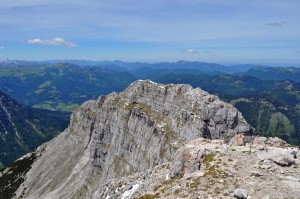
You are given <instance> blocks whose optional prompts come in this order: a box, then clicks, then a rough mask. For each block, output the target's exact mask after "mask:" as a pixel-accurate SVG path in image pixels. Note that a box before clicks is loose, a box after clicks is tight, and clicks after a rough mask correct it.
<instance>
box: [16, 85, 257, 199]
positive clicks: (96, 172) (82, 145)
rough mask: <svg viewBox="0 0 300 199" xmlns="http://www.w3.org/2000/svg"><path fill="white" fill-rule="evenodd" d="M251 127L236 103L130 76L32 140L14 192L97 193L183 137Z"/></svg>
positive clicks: (163, 158) (158, 159)
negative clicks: (29, 159)
mask: <svg viewBox="0 0 300 199" xmlns="http://www.w3.org/2000/svg"><path fill="white" fill-rule="evenodd" d="M253 132H254V129H253V128H252V127H251V126H250V125H248V124H247V122H246V121H245V119H244V118H243V116H242V115H241V114H240V112H238V110H237V109H235V108H234V107H233V106H231V105H230V104H227V103H224V102H222V101H220V100H219V99H218V97H216V96H213V95H210V94H208V93H207V92H205V91H202V90H200V89H193V88H192V87H191V86H189V85H182V84H178V85H172V84H170V85H162V84H157V83H154V82H151V81H136V82H134V83H132V84H131V85H130V86H129V87H128V88H127V89H126V90H125V91H123V92H121V93H119V94H117V93H111V94H109V95H107V96H100V97H99V99H98V100H96V101H87V102H86V103H84V104H83V105H82V106H81V107H80V108H79V110H78V111H76V112H75V113H73V115H72V118H71V123H70V125H69V127H68V128H67V129H66V130H65V131H64V132H63V133H62V134H60V135H59V136H58V137H56V138H55V139H53V140H52V141H50V142H48V143H46V144H44V145H42V146H41V147H39V148H38V150H37V151H36V153H35V157H36V159H35V161H34V163H33V164H32V165H31V169H30V170H29V172H28V173H27V174H26V175H25V176H24V180H25V182H24V183H23V184H22V186H21V187H20V188H19V189H18V191H17V195H16V197H17V198H22V197H23V198H93V197H94V198H98V197H99V194H100V191H101V190H100V188H101V185H102V184H103V183H104V182H106V181H107V180H109V179H112V178H116V177H121V176H127V175H130V174H133V173H136V172H142V171H145V169H149V168H152V167H154V166H156V165H158V164H162V163H163V162H167V161H170V160H171V158H172V157H173V156H174V154H175V152H176V151H177V150H178V149H179V147H181V146H183V144H184V143H186V142H187V141H190V140H194V139H196V138H199V137H205V138H209V139H222V140H224V141H225V142H229V140H230V139H231V138H232V137H233V136H235V135H236V134H237V133H243V134H244V135H245V136H246V138H249V139H250V138H251V136H252V135H253Z"/></svg>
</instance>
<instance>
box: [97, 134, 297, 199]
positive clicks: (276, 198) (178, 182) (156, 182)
mask: <svg viewBox="0 0 300 199" xmlns="http://www.w3.org/2000/svg"><path fill="white" fill-rule="evenodd" d="M239 138H241V136H237V138H233V139H239ZM277 141H280V139H278V138H264V137H257V138H256V140H253V141H251V142H248V143H245V144H243V145H239V144H238V145H230V144H226V143H224V141H223V140H207V139H203V138H198V139H196V140H192V141H190V142H189V143H187V144H185V145H184V146H183V147H181V148H180V149H179V150H178V151H177V152H176V155H175V156H174V158H173V160H172V161H171V162H166V163H163V164H162V165H158V166H156V167H154V168H152V169H151V170H146V171H144V172H142V173H137V174H134V175H131V176H125V177H121V178H115V179H112V180H108V181H107V182H106V183H104V184H103V185H101V188H100V189H99V190H100V191H99V198H126V199H133V198H168V199H173V198H189V199H198V198H201V199H202V198H209V199H233V198H239V199H250V198H263V199H267V198H272V199H282V198H289V199H299V195H300V189H299V187H300V150H299V148H298V147H291V146H287V145H286V146H284V145H281V146H280V147H279V146H274V144H275V143H276V142H277ZM281 142H282V143H284V141H283V140H281ZM280 154H294V156H293V162H294V163H293V164H292V165H284V164H277V163H276V162H274V161H273V157H274V156H275V157H276V156H277V155H280ZM266 161H269V165H270V166H269V167H268V168H266V167H262V165H264V162H266Z"/></svg>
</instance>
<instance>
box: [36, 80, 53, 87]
mask: <svg viewBox="0 0 300 199" xmlns="http://www.w3.org/2000/svg"><path fill="white" fill-rule="evenodd" d="M49 86H51V81H50V80H47V81H45V82H44V83H42V84H40V85H39V86H38V88H40V89H41V88H46V87H49Z"/></svg>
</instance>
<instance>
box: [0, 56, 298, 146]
mask: <svg viewBox="0 0 300 199" xmlns="http://www.w3.org/2000/svg"><path fill="white" fill-rule="evenodd" d="M60 61H61V60H60ZM68 61H69V62H72V60H68ZM79 62H80V63H81V64H83V65H85V64H91V65H92V64H94V65H96V63H97V64H99V65H97V66H78V65H75V64H70V63H58V64H57V63H56V64H45V65H32V66H4V67H0V90H2V91H3V92H5V93H6V94H9V95H10V96H12V97H14V98H15V99H17V100H18V101H20V102H22V103H24V104H26V105H28V106H32V107H35V108H43V109H49V110H60V111H67V112H70V111H73V110H75V109H76V108H77V107H78V106H79V105H80V104H81V103H83V102H84V101H86V100H88V99H96V98H97V97H98V96H99V95H105V94H108V93H110V92H113V91H116V92H119V91H122V90H123V89H124V88H126V87H127V86H128V85H129V84H130V83H132V82H133V81H135V80H138V79H151V80H153V81H157V82H161V83H184V84H190V85H192V86H193V87H200V88H202V89H204V90H206V91H208V92H211V93H215V94H217V95H218V96H220V97H221V98H222V99H223V100H226V101H227V102H231V103H232V104H234V105H235V106H236V107H238V108H239V110H240V111H241V112H242V113H243V115H245V118H246V119H247V121H249V123H250V124H251V125H253V126H254V127H255V128H256V129H257V130H258V131H260V132H264V133H265V135H277V136H279V137H281V138H284V139H285V140H288V141H289V142H290V143H294V144H297V143H298V144H299V143H300V130H299V129H300V122H299V121H300V118H299V117H300V82H297V80H298V79H297V78H298V77H300V73H299V69H298V68H294V67H287V68H284V67H268V66H255V65H236V66H230V67H225V66H222V65H218V64H209V63H203V62H187V61H179V62H176V63H167V62H165V63H156V64H149V63H126V62H122V61H114V62H109V61H106V62H101V63H100V62H88V61H78V62H77V63H79ZM249 107H250V108H249ZM260 110H262V112H261V114H260V112H259V111H260Z"/></svg>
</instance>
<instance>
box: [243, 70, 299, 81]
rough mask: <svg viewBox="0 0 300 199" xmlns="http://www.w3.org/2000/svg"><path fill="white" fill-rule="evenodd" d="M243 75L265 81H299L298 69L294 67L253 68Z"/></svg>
mask: <svg viewBox="0 0 300 199" xmlns="http://www.w3.org/2000/svg"><path fill="white" fill-rule="evenodd" d="M244 75H248V76H253V77H257V78H260V79H266V80H286V79H287V80H293V81H296V82H299V81H300V68H296V67H255V68H251V69H250V70H248V71H246V72H245V73H244Z"/></svg>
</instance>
